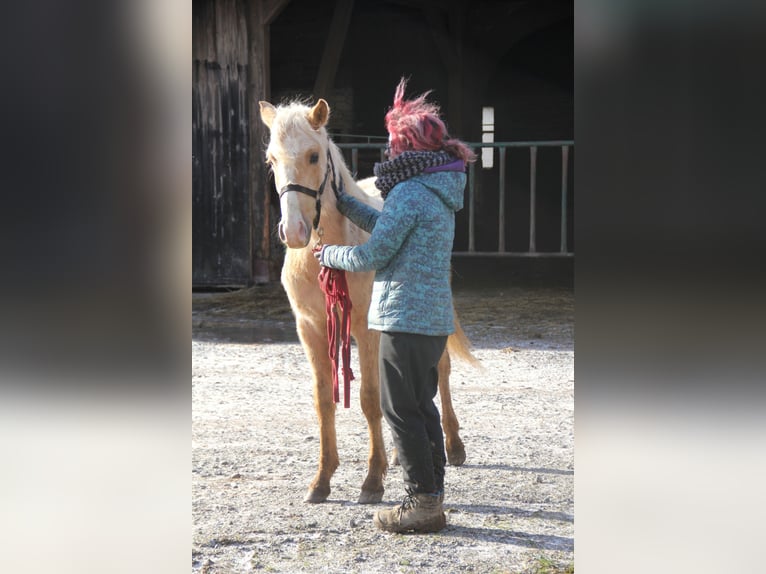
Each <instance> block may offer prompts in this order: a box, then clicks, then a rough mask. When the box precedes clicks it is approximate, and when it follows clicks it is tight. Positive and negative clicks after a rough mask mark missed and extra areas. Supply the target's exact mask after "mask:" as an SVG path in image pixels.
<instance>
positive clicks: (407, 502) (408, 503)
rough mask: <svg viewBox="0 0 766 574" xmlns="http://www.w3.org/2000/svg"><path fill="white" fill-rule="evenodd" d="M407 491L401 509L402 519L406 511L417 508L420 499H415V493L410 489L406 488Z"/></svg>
mask: <svg viewBox="0 0 766 574" xmlns="http://www.w3.org/2000/svg"><path fill="white" fill-rule="evenodd" d="M405 490H406V491H407V496H405V497H404V500H402V505H401V506H400V507H399V516H400V517H401V515H402V513H403V512H404V511H405V510H407V509H408V508H415V506H417V504H418V499H417V498H416V497H415V492H414V491H413V490H412V489H410V488H406V489H405Z"/></svg>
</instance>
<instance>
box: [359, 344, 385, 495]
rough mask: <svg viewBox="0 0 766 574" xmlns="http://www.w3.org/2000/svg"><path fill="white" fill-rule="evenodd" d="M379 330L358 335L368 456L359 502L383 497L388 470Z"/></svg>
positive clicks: (360, 392) (361, 392)
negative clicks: (380, 377) (381, 385)
mask: <svg viewBox="0 0 766 574" xmlns="http://www.w3.org/2000/svg"><path fill="white" fill-rule="evenodd" d="M379 337H380V335H379V333H377V332H376V331H367V332H366V333H364V334H363V336H362V337H360V338H357V345H358V347H359V364H360V368H361V371H362V373H361V374H362V384H361V388H360V391H359V398H360V400H361V403H362V412H363V413H364V416H365V417H366V418H367V430H368V432H369V437H370V442H369V445H370V446H369V456H368V459H367V477H366V478H365V479H364V483H363V484H362V492H361V493H360V495H359V503H360V504H374V503H378V502H380V501H381V500H382V499H383V478H384V477H385V474H386V470H387V466H388V463H387V460H386V450H385V445H384V444H383V430H382V426H381V420H382V418H383V413H382V412H381V410H380V381H379V376H378V342H379Z"/></svg>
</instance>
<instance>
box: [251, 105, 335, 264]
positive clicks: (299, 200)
mask: <svg viewBox="0 0 766 574" xmlns="http://www.w3.org/2000/svg"><path fill="white" fill-rule="evenodd" d="M259 103H260V107H261V119H262V120H263V123H265V124H266V125H267V126H268V127H269V130H270V131H271V138H270V140H269V145H268V147H267V148H266V161H267V163H268V164H269V165H270V166H271V170H272V172H273V173H274V182H275V183H276V186H277V191H279V195H280V199H279V205H280V208H281V211H282V219H281V220H280V221H279V227H278V231H279V239H280V240H281V241H282V243H284V244H285V245H287V247H290V248H294V249H301V248H303V247H306V245H308V243H309V240H310V239H311V229H312V225H313V224H314V222H315V221H316V220H317V217H318V208H319V204H318V201H317V199H318V198H319V197H321V198H324V197H326V196H327V194H322V191H326V190H327V188H328V187H329V182H328V179H329V178H330V177H332V175H331V174H330V175H329V176H328V174H329V172H330V165H329V162H328V157H329V156H328V151H327V150H328V145H329V143H328V139H327V131H326V130H325V128H324V126H325V124H326V123H327V119H328V118H329V116H330V107H329V106H328V105H327V102H326V101H324V100H322V99H320V100H319V101H318V102H317V103H316V105H315V106H314V107H310V106H307V105H304V104H302V103H298V102H293V103H291V104H287V105H284V106H282V105H280V106H278V107H275V106H273V105H272V104H270V103H269V102H259ZM323 182H324V183H323ZM325 184H328V185H325ZM323 188H324V189H323ZM312 192H313V193H314V196H312ZM330 195H332V193H330ZM317 196H318V197H317Z"/></svg>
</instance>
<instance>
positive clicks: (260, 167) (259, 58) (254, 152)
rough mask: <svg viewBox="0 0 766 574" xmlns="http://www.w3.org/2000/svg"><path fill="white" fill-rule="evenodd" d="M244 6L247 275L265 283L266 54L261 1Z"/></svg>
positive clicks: (267, 205)
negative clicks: (263, 106) (263, 114)
mask: <svg viewBox="0 0 766 574" xmlns="http://www.w3.org/2000/svg"><path fill="white" fill-rule="evenodd" d="M246 6H247V70H248V78H247V106H248V117H249V126H248V129H249V133H248V145H249V151H248V153H249V159H248V167H249V169H248V172H249V179H248V182H247V191H248V196H249V198H250V276H251V280H252V282H253V283H267V282H268V281H269V280H270V277H269V256H270V248H271V245H270V243H271V235H270V229H271V225H270V223H269V211H270V204H271V193H270V188H269V180H268V173H267V170H266V163H265V161H264V158H263V149H262V142H264V141H265V140H266V127H265V126H264V125H263V122H262V121H261V115H260V108H259V106H258V102H259V101H260V100H265V99H266V95H267V94H266V91H267V86H268V82H267V78H268V77H269V73H270V71H269V58H268V50H267V46H266V41H267V35H266V30H267V26H266V25H265V24H264V12H263V9H264V3H263V2H261V1H260V0H254V1H250V2H246Z"/></svg>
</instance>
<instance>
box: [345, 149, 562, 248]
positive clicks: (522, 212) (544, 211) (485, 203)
mask: <svg viewBox="0 0 766 574" xmlns="http://www.w3.org/2000/svg"><path fill="white" fill-rule="evenodd" d="M337 145H338V147H339V148H341V149H342V150H343V151H344V154H345V155H346V161H347V163H348V165H349V166H350V168H351V172H352V173H353V174H354V176H355V177H357V176H359V177H367V176H369V175H372V165H373V164H374V163H375V162H376V161H385V155H384V149H385V144H383V143H340V144H337ZM468 145H469V146H470V147H471V148H472V149H474V151H476V152H480V150H481V149H482V148H491V149H492V150H493V154H495V153H496V155H497V161H496V162H495V163H494V165H493V167H492V168H486V167H484V166H482V164H481V159H479V160H477V162H475V163H472V164H470V165H469V168H468V184H467V190H468V192H467V200H466V206H465V209H463V211H462V212H459V213H458V215H457V218H456V230H455V245H454V249H453V254H454V255H481V256H505V257H573V256H574V233H573V231H574V230H573V227H574V196H573V193H572V192H573V182H574V174H573V169H572V165H573V161H574V141H572V140H558V141H526V142H494V143H469V144H468ZM525 164H526V167H523V166H524V165H525ZM360 169H361V172H360Z"/></svg>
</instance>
